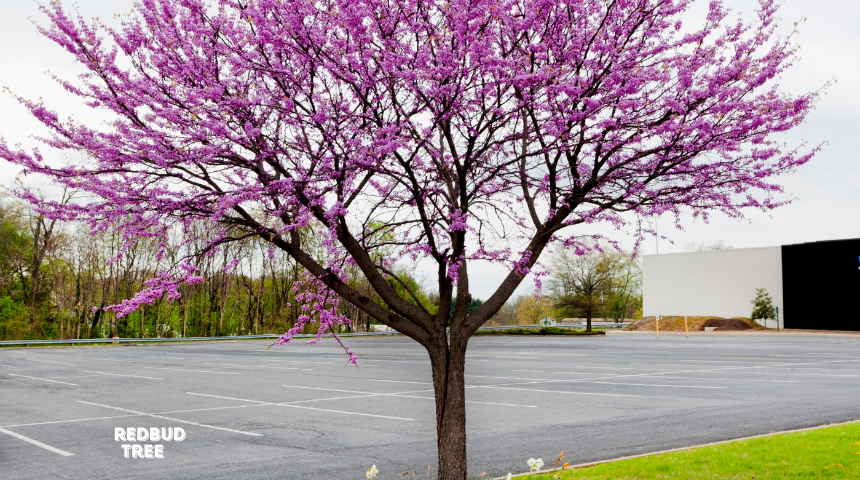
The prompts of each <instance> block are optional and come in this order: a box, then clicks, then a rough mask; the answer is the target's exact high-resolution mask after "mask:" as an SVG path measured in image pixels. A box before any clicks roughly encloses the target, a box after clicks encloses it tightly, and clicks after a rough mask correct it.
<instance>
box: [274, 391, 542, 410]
mask: <svg viewBox="0 0 860 480" xmlns="http://www.w3.org/2000/svg"><path fill="white" fill-rule="evenodd" d="M282 386H284V387H287V388H301V389H306V390H322V391H326V392H340V393H358V394H362V395H364V396H367V397H400V398H414V399H420V400H434V401H435V400H436V398H435V397H419V396H417V395H409V394H412V393H427V392H433V390H418V391H414V392H396V393H374V392H361V391H358V390H339V389H334V388H320V387H303V386H299V385H282ZM343 398H361V397H343ZM340 399H341V398H329V399H325V398H321V399H316V400H312V401H319V400H340ZM301 401H302V402H306V401H308V400H301ZM289 403H293V402H289ZM296 403H298V402H296ZM466 403H479V404H482V405H499V406H503V407H523V408H539V407H538V406H537V405H523V404H519V403H499V402H481V401H478V400H466Z"/></svg>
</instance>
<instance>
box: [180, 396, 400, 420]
mask: <svg viewBox="0 0 860 480" xmlns="http://www.w3.org/2000/svg"><path fill="white" fill-rule="evenodd" d="M185 393H187V394H189V395H199V396H202V397H213V398H223V399H225V400H236V401H239V402H251V403H256V404H260V405H275V406H278V407H289V408H301V409H304V410H318V411H321V412H330V413H342V414H344V415H358V416H360V417H374V418H385V419H389V420H404V421H407V422H414V421H415V419H414V418H404V417H392V416H390V415H376V414H372V413H359V412H346V411H343V410H332V409H328V408H316V407H305V406H303V405H292V404H290V403H274V402H261V401H259V400H249V399H247V398H235V397H222V396H219V395H209V394H205V393H193V392H185Z"/></svg>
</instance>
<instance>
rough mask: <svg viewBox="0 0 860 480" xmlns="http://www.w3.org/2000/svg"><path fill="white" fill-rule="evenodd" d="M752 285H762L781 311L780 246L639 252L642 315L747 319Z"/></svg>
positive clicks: (753, 295)
mask: <svg viewBox="0 0 860 480" xmlns="http://www.w3.org/2000/svg"><path fill="white" fill-rule="evenodd" d="M756 288H765V289H767V292H768V293H769V294H770V297H771V298H772V299H773V303H774V306H778V307H779V311H780V312H784V311H785V309H784V308H783V303H782V248H781V247H766V248H745V249H738V250H721V251H713V252H690V253H670V254H664V255H645V256H644V259H643V278H642V296H643V299H642V302H643V305H642V311H643V313H644V315H645V316H650V315H691V316H706V315H713V316H717V317H726V318H729V317H749V316H750V313H751V312H752V303H750V302H751V301H752V300H753V299H754V298H755V291H756ZM780 317H782V315H781V314H780ZM781 324H782V318H780V325H781Z"/></svg>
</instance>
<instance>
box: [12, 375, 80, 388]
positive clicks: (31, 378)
mask: <svg viewBox="0 0 860 480" xmlns="http://www.w3.org/2000/svg"><path fill="white" fill-rule="evenodd" d="M7 375H11V376H13V377H23V378H29V379H30V380H41V381H43V382H51V383H62V384H63V385H73V386H77V385H78V384H77V383H69V382H61V381H59V380H48V379H47V378H39V377H31V376H29V375H19V374H17V373H9V374H7Z"/></svg>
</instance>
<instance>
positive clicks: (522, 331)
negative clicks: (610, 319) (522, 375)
mask: <svg viewBox="0 0 860 480" xmlns="http://www.w3.org/2000/svg"><path fill="white" fill-rule="evenodd" d="M604 334H605V333H604V332H603V331H602V330H592V331H590V332H586V331H585V330H574V329H572V328H559V327H541V328H538V329H534V328H505V329H500V330H478V331H477V332H475V335H604Z"/></svg>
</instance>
